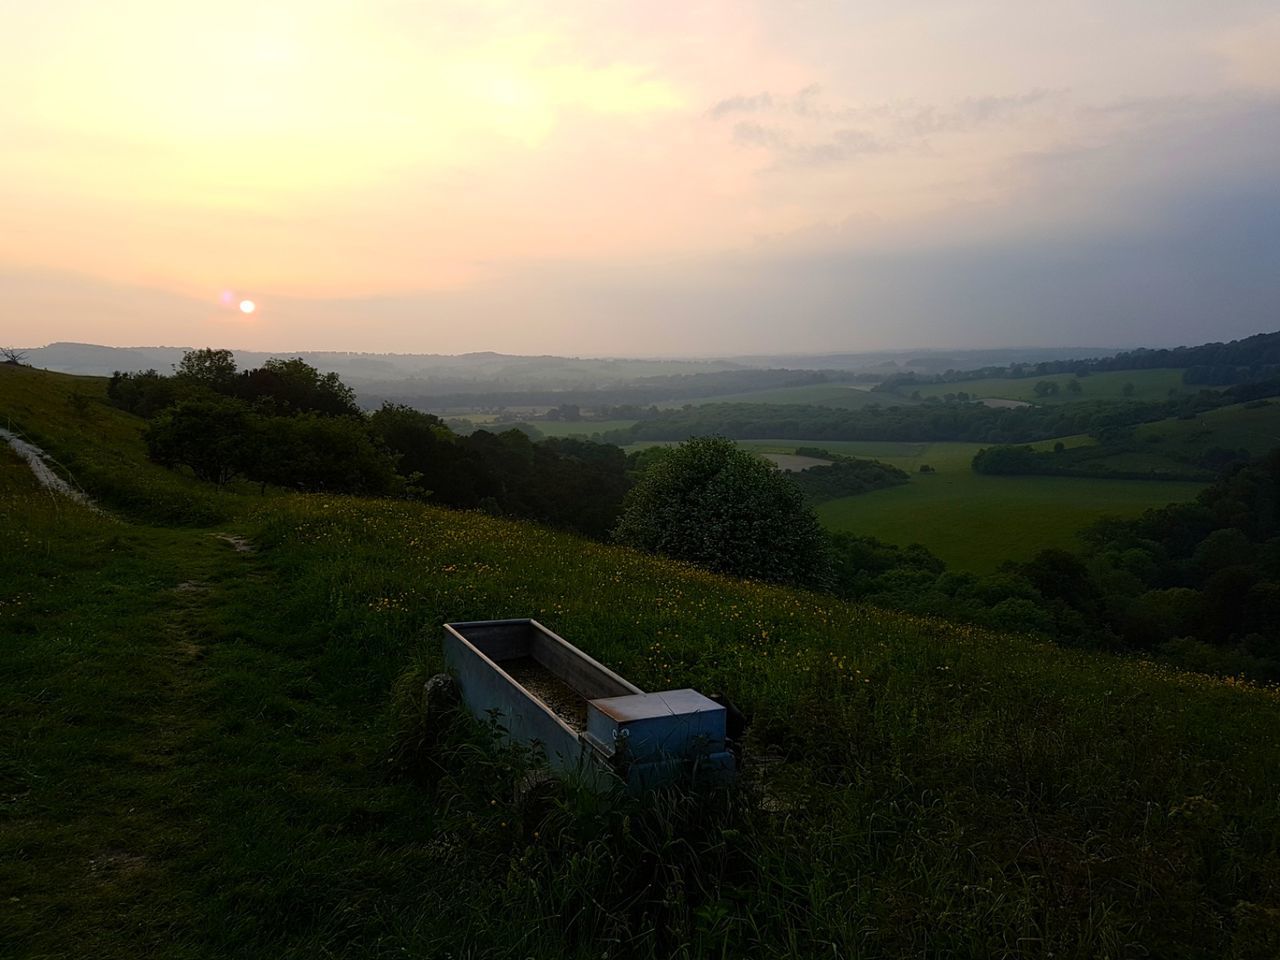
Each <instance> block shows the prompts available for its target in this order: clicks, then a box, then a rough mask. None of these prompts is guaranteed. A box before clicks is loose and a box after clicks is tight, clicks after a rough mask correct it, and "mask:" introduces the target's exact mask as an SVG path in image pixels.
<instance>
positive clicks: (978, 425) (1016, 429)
mask: <svg viewBox="0 0 1280 960" xmlns="http://www.w3.org/2000/svg"><path fill="white" fill-rule="evenodd" d="M1277 394H1280V380H1268V381H1263V382H1259V383H1252V384H1243V385H1240V386H1235V387H1229V388H1227V389H1225V390H1221V391H1217V390H1201V391H1200V392H1198V393H1194V394H1185V395H1180V396H1177V397H1170V398H1168V399H1167V400H1154V401H1128V400H1087V401H1081V402H1078V403H1062V404H1055V405H1051V406H1026V407H1012V408H1003V407H988V406H986V405H984V404H981V403H969V402H961V401H955V402H951V403H947V402H942V401H939V402H935V403H923V404H913V405H886V406H879V405H871V406H867V407H861V408H857V409H852V410H846V409H836V408H834V407H822V406H813V405H805V404H762V403H713V404H705V405H703V406H699V407H686V408H684V409H682V410H668V411H665V415H664V416H662V417H658V418H654V419H649V420H645V421H642V422H639V423H635V424H632V425H631V426H630V427H628V428H626V429H623V430H613V431H609V432H607V433H605V434H603V435H602V439H603V440H605V441H608V442H611V443H619V444H627V443H635V442H637V441H641V440H682V439H684V438H686V437H690V436H722V437H729V438H730V439H734V440H775V439H782V440H787V439H795V440H894V441H907V442H926V441H934V440H958V441H965V442H970V443H989V444H1011V443H1032V442H1035V441H1038V440H1049V439H1052V438H1054V437H1064V436H1073V435H1076V434H1090V435H1092V436H1095V437H1098V438H1099V439H1107V438H1110V437H1112V436H1113V435H1115V434H1116V433H1117V432H1118V431H1123V430H1124V429H1126V428H1128V427H1132V426H1136V425H1137V424H1141V423H1150V422H1153V421H1156V420H1165V419H1168V418H1170V417H1193V416H1195V415H1197V414H1199V413H1203V412H1205V411H1208V410H1212V409H1215V408H1217V407H1220V406H1225V405H1228V404H1232V403H1241V402H1244V401H1248V400H1254V399H1257V398H1259V397H1267V396H1274V395H1277Z"/></svg>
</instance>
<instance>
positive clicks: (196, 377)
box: [175, 347, 236, 393]
mask: <svg viewBox="0 0 1280 960" xmlns="http://www.w3.org/2000/svg"><path fill="white" fill-rule="evenodd" d="M175 375H176V376H177V377H178V378H180V379H182V380H189V381H191V382H193V383H199V384H203V385H204V386H206V387H208V388H209V389H210V390H216V391H218V392H219V393H230V392H231V388H232V385H233V384H234V383H235V379H236V358H235V355H234V354H233V353H232V352H231V351H230V350H214V349H212V348H211V347H205V348H204V349H203V350H188V351H187V352H186V353H184V354H183V355H182V360H181V361H179V363H178V369H177V370H176V371H175Z"/></svg>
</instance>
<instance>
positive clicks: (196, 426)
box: [143, 397, 254, 486]
mask: <svg viewBox="0 0 1280 960" xmlns="http://www.w3.org/2000/svg"><path fill="white" fill-rule="evenodd" d="M143 440H144V441H145V442H146V445H147V455H148V456H149V457H150V458H151V459H152V460H154V461H155V462H156V463H159V464H162V465H163V466H166V467H190V468H191V472H192V473H194V474H195V475H196V476H197V477H198V478H199V479H201V480H207V481H209V482H210V483H216V484H217V485H218V486H222V485H223V484H225V483H228V482H229V481H231V480H232V479H234V478H235V477H237V476H239V475H240V474H241V473H243V472H244V471H245V468H246V467H247V466H248V465H249V464H250V463H251V462H252V459H253V456H254V432H253V423H252V413H251V411H250V410H249V408H248V407H246V406H245V405H244V404H243V403H241V402H240V401H238V400H231V399H227V398H224V397H203V398H197V399H191V400H183V401H181V402H179V403H177V404H174V405H173V406H172V407H170V408H169V409H168V410H166V411H165V412H164V413H162V414H160V415H159V416H158V417H156V418H155V419H154V420H152V421H151V424H150V425H149V426H148V427H147V429H146V432H145V433H144V434H143Z"/></svg>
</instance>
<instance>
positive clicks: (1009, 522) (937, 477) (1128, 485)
mask: <svg viewBox="0 0 1280 960" xmlns="http://www.w3.org/2000/svg"><path fill="white" fill-rule="evenodd" d="M1203 487H1204V485H1203V484H1198V483H1174V482H1162V481H1154V480H1094V479H1091V478H1088V479H1086V478H1079V477H994V476H981V475H979V474H974V473H972V472H970V473H965V472H963V471H950V470H947V471H943V470H942V469H941V468H940V469H939V473H937V474H934V475H924V476H921V475H915V476H913V477H912V479H911V482H910V483H909V484H907V485H905V486H902V487H893V488H891V489H887V490H876V491H873V492H871V493H867V494H863V495H861V496H857V497H846V498H843V499H840V500H830V501H828V502H826V503H823V504H820V505H819V506H818V508H817V513H818V517H819V519H820V520H821V521H822V523H823V525H824V526H825V527H827V528H828V529H829V530H848V531H850V532H852V533H857V534H861V535H864V536H872V537H878V538H879V539H881V540H884V541H886V542H888V543H896V544H900V545H904V546H905V545H907V544H909V543H922V544H924V545H925V546H926V547H928V548H929V549H930V550H931V551H933V552H934V553H935V554H937V555H938V556H939V557H941V558H942V559H943V560H945V561H946V562H947V563H948V564H949V565H950V566H952V567H954V568H955V569H957V570H964V571H968V572H971V573H990V572H991V571H993V570H995V569H996V568H997V567H999V566H1000V564H1001V563H1003V562H1005V561H1007V560H1027V559H1030V558H1031V557H1032V556H1034V555H1035V554H1036V553H1038V552H1039V551H1041V550H1044V549H1047V548H1050V547H1059V548H1062V549H1065V550H1071V551H1075V550H1078V549H1079V548H1080V541H1079V539H1078V537H1079V533H1080V531H1082V530H1084V529H1085V528H1086V527H1088V526H1090V525H1091V524H1093V523H1094V522H1096V521H1097V520H1099V519H1100V518H1102V517H1105V516H1121V517H1131V516H1137V515H1138V514H1140V513H1142V512H1143V511H1144V510H1147V509H1150V508H1151V507H1160V506H1164V505H1166V504H1168V503H1174V502H1177V501H1179V500H1190V499H1192V498H1194V497H1195V495H1196V494H1197V493H1199V492H1200V490H1202V489H1203Z"/></svg>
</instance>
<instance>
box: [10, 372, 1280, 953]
mask: <svg viewBox="0 0 1280 960" xmlns="http://www.w3.org/2000/svg"><path fill="white" fill-rule="evenodd" d="M37 377H39V375H36V374H31V373H29V372H27V371H19V372H17V373H11V372H9V371H4V370H2V369H0V416H9V417H12V419H13V421H14V422H15V424H16V426H17V427H18V428H20V429H21V430H22V431H23V432H24V433H26V434H27V435H29V436H33V437H35V436H38V437H39V438H40V439H41V440H42V441H43V442H45V443H46V444H48V446H49V448H50V450H51V451H52V452H53V453H54V454H55V455H56V456H57V458H58V460H59V461H61V462H62V463H64V464H66V463H74V464H76V465H78V466H79V467H80V468H81V469H80V470H79V471H78V472H77V478H78V479H79V480H80V481H81V483H83V484H84V485H85V486H86V487H88V489H89V490H90V492H91V493H93V494H94V495H95V496H97V497H99V498H100V499H101V500H102V502H103V505H104V506H105V507H106V508H107V510H108V511H109V512H108V513H106V514H99V513H93V512H91V511H89V510H87V509H84V508H82V507H79V506H76V505H74V504H70V503H66V502H62V501H58V500H55V499H53V498H51V497H50V496H49V495H47V494H46V493H44V492H43V491H41V490H39V489H38V488H37V487H36V486H35V484H34V481H33V480H32V478H31V475H30V473H29V472H28V471H27V470H26V468H25V466H23V465H22V464H20V462H19V461H18V460H17V458H16V457H14V456H13V455H12V454H11V453H10V452H9V451H8V450H7V449H4V448H0V507H2V509H0V538H2V540H3V542H4V544H5V545H6V547H7V549H5V550H3V551H0V584H3V594H2V595H0V636H2V637H3V638H4V642H3V643H0V658H2V659H0V678H3V679H2V680H0V683H3V690H2V691H0V692H2V693H3V695H2V696H0V782H2V783H3V796H4V800H5V802H4V804H3V806H2V807H0V889H3V890H4V891H5V894H6V903H5V913H4V921H3V923H0V953H3V954H4V955H6V956H15V957H23V956H30V957H37V956H39V957H50V956H94V957H135V956H140V955H164V956H166V957H178V958H185V957H225V956H264V957H267V956H269V957H273V958H274V957H315V956H326V957H401V956H405V955H426V956H448V955H452V956H458V957H463V956H465V957H513V958H514V957H527V956H540V957H542V956H548V957H549V956H567V957H584V958H585V957H593V958H598V957H601V956H602V955H607V956H618V957H623V956H627V957H630V956H635V957H664V958H666V957H692V956H761V957H813V956H842V957H843V956H848V957H961V956H972V957H1028V956H1036V957H1050V956H1053V957H1064V956H1074V957H1082V958H1083V957H1092V956H1103V955H1106V956H1114V957H1122V956H1138V955H1151V956H1229V957H1238V958H1246V957H1264V956H1272V955H1274V951H1273V949H1272V948H1273V947H1274V945H1275V944H1276V943H1277V937H1280V917H1278V916H1277V914H1276V911H1275V909H1274V907H1273V905H1274V904H1275V903H1276V902H1277V898H1278V897H1280V854H1278V853H1277V851H1278V850H1280V811H1278V810H1277V808H1276V805H1275V802H1274V790H1273V789H1272V788H1273V785H1274V770H1275V769H1276V766H1277V764H1278V763H1280V742H1278V740H1277V734H1278V733H1280V722H1278V721H1277V707H1278V706H1280V699H1278V698H1277V693H1276V692H1275V691H1274V690H1271V689H1264V688H1258V687H1252V686H1249V685H1247V684H1242V683H1239V682H1233V681H1230V680H1214V679H1209V678H1207V677H1203V676H1199V675H1193V674H1179V673H1176V672H1173V671H1170V670H1168V669H1167V668H1162V667H1159V666H1156V665H1154V664H1152V663H1149V662H1145V661H1139V660H1127V659H1123V658H1117V657H1114V656H1108V655H1101V654H1089V653H1085V652H1080V651H1066V650H1061V649H1057V648H1055V647H1053V646H1051V645H1048V644H1044V643H1036V642H1032V641H1030V640H1028V639H1025V638H1020V637H1017V636H1003V635H996V634H990V633H984V632H981V631H977V630H974V629H970V628H966V627H961V626H956V625H952V624H949V623H946V622H944V621H940V620H931V619H920V618H914V617H910V616H905V615H900V614H893V613H887V612H883V611H879V610H875V609H870V608H864V607H858V606H852V605H848V604H844V603H840V602H837V601H834V600H832V599H831V598H829V597H826V596H821V595H817V594H810V593H805V592H799V591H792V590H785V589H781V588H773V587H765V586H761V585H757V584H752V583H746V582H740V581H733V580H729V579H725V578H721V577H717V576H714V575H711V574H708V573H704V572H701V571H698V570H696V569H692V568H689V567H685V566H682V565H679V564H674V563H670V562H665V561H661V560H657V559H654V558H649V557H646V556H642V555H639V554H635V553H632V552H629V551H625V550H620V549H616V548H611V547H607V546H603V545H599V544H595V543H591V542H587V541H583V540H580V539H577V538H575V537H572V536H568V535H565V534H561V533H556V532H553V531H550V530H547V529H545V528H540V527H536V526H532V525H527V524H520V523H512V522H508V521H503V520H500V519H495V518H491V517H488V516H484V515H481V514H473V513H458V512H453V511H449V510H443V509H439V508H433V507H429V506H426V505H422V504H415V503H409V502H402V501H401V502H396V501H373V500H361V499H355V498H347V497H335V496H322V495H313V496H302V495H293V494H274V495H273V494H268V495H267V496H265V497H264V496H259V495H258V494H257V493H256V492H254V493H249V492H248V491H244V490H233V491H230V492H226V493H223V494H214V493H213V492H212V491H210V490H209V489H208V488H207V487H201V486H199V485H195V484H194V482H193V481H190V480H188V479H187V478H184V477H182V476H180V475H178V474H173V473H170V472H168V471H161V470H159V468H156V467H153V466H152V465H149V464H147V463H146V462H145V461H143V460H141V459H140V458H139V457H138V446H137V443H136V439H137V435H138V431H139V429H140V423H139V422H138V421H136V420H134V419H133V418H131V417H128V416H126V415H124V414H121V413H119V412H117V411H113V410H111V409H110V408H108V407H106V406H105V405H104V404H103V403H102V399H101V390H100V384H94V383H88V384H77V383H74V382H71V381H69V380H68V379H67V378H55V377H47V376H46V377H44V378H42V379H37ZM77 394H79V395H80V396H82V397H84V398H85V399H81V400H78V399H75V397H76V395H77ZM935 459H939V462H941V460H940V458H935ZM180 503H181V504H185V505H186V510H185V513H184V514H183V515H182V516H181V517H178V518H176V519H175V506H176V505H177V504H180ZM202 517H217V519H216V521H208V520H202V519H201V518H202ZM179 521H180V522H179ZM227 536H236V537H242V538H244V539H245V541H247V542H248V544H249V545H250V549H248V550H239V549H235V548H234V546H233V545H232V544H231V543H229V542H227V541H226V540H225V539H223V538H224V537H227ZM530 615H532V616H536V617H538V618H539V619H541V620H542V621H543V622H545V623H546V624H547V625H548V626H550V627H552V628H553V629H555V630H557V631H558V632H560V633H561V634H562V635H563V636H565V637H566V638H568V639H569V640H570V641H572V642H574V643H576V644H578V645H580V646H581V647H583V648H584V649H585V650H586V651H587V652H589V653H590V654H591V655H593V656H595V657H597V658H599V659H601V660H602V661H603V662H605V663H606V664H608V665H609V666H611V667H613V668H615V669H617V670H619V671H620V672H621V673H622V674H624V675H625V676H627V677H629V678H630V679H632V680H633V681H635V682H636V683H638V684H639V685H640V686H642V687H644V688H648V689H655V688H658V689H660V688H666V687H672V686H685V685H689V686H695V687H698V688H700V689H703V690H706V691H719V692H723V693H725V694H727V695H728V696H730V697H731V698H732V699H733V700H734V701H735V702H736V703H738V704H739V705H740V706H741V707H742V709H743V710H744V712H746V713H747V714H748V716H749V717H750V719H751V725H750V728H749V733H748V737H747V743H746V750H747V752H746V758H747V760H746V766H745V767H744V777H743V781H742V783H741V785H740V786H739V787H738V788H735V789H733V790H729V791H726V792H723V793H714V794H693V795H684V794H680V793H677V792H672V793H663V794H658V795H651V796H649V797H646V798H643V799H628V798H626V797H623V796H615V795H604V796H598V795H596V794H593V793H590V792H586V791H583V790H581V789H580V788H578V787H576V786H575V785H574V784H572V783H548V784H544V785H542V786H541V787H539V788H538V789H533V790H531V789H528V788H527V786H526V787H524V788H522V787H521V786H520V784H522V783H524V784H526V785H527V784H528V782H529V781H528V780H527V773H526V770H527V763H528V760H527V758H524V757H521V756H518V755H515V754H513V753H511V752H508V751H504V750H501V749H499V748H498V747H496V746H495V745H494V744H493V743H492V742H491V741H490V740H489V739H488V738H487V736H486V734H485V732H484V730H483V728H482V727H480V726H478V725H475V724H471V723H462V722H461V721H460V720H459V719H458V718H456V717H453V716H452V715H449V714H439V713H430V712H427V713H425V714H424V713H423V707H422V701H421V699H420V691H421V685H422V682H423V680H424V679H425V678H426V677H427V676H429V675H431V674H432V673H434V672H436V671H438V670H439V669H441V666H442V663H441V658H440V647H439V644H440V636H441V625H442V623H444V622H446V621H449V620H463V619H473V618H490V617H505V616H530ZM1269 951H1270V952H1269Z"/></svg>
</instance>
